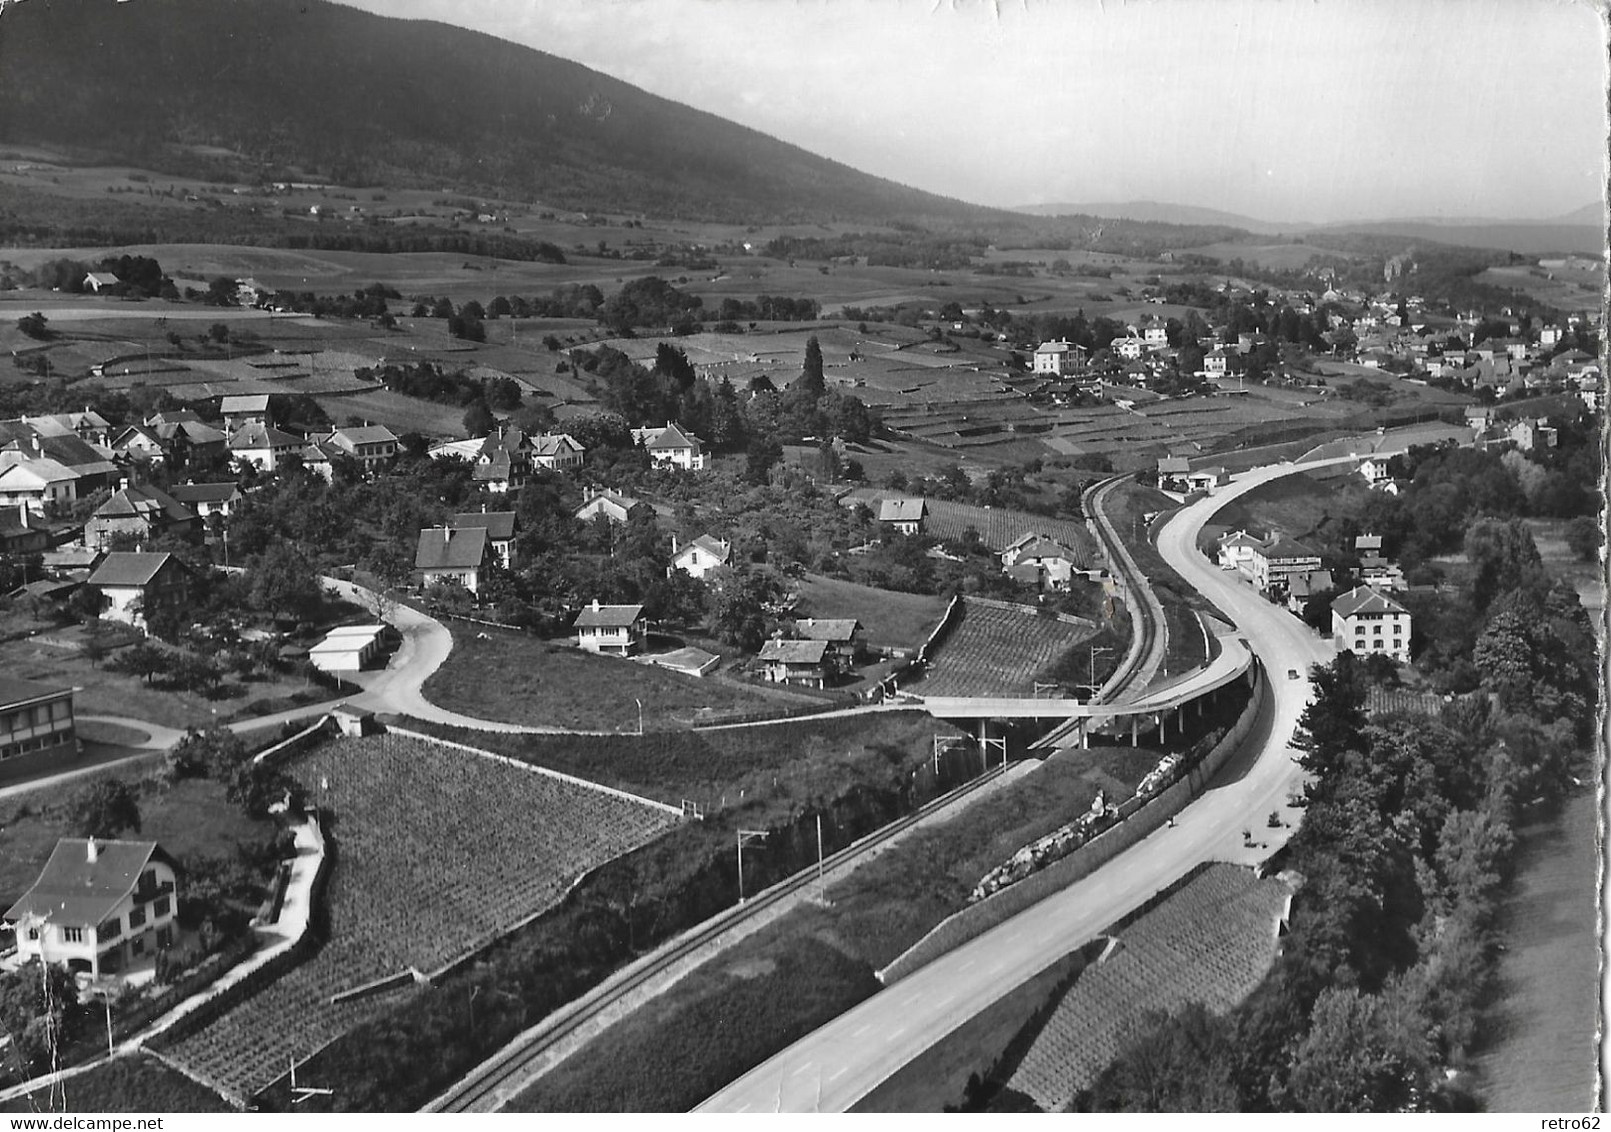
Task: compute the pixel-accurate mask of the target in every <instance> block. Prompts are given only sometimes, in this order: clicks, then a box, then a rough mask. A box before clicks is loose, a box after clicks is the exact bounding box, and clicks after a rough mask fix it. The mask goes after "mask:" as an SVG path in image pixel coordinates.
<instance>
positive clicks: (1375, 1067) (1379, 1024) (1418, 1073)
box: [1290, 982, 1432, 1112]
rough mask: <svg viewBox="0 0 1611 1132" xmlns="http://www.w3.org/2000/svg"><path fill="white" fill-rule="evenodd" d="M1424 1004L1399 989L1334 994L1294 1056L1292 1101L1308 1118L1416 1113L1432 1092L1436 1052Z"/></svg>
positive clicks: (1318, 1008)
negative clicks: (1309, 1114) (1321, 1114)
mask: <svg viewBox="0 0 1611 1132" xmlns="http://www.w3.org/2000/svg"><path fill="white" fill-rule="evenodd" d="M1426 1031H1427V1024H1426V1019H1425V1017H1424V1015H1423V1014H1422V1013H1421V1011H1420V1009H1419V1006H1418V1004H1416V1003H1415V1002H1414V1001H1412V1000H1411V998H1410V996H1408V995H1406V994H1404V993H1402V990H1401V988H1400V987H1399V986H1398V985H1397V983H1396V982H1395V983H1393V984H1390V985H1389V987H1387V988H1385V989H1384V991H1383V993H1382V994H1381V995H1379V996H1378V995H1369V994H1363V993H1361V992H1360V990H1359V989H1358V988H1357V987H1348V988H1340V987H1337V988H1331V989H1328V990H1326V991H1324V992H1322V993H1321V995H1320V997H1319V999H1317V1000H1316V1002H1315V1008H1314V1022H1313V1025H1312V1026H1311V1027H1310V1029H1309V1034H1308V1036H1307V1037H1305V1038H1304V1040H1303V1041H1302V1042H1301V1043H1300V1044H1299V1046H1298V1048H1297V1051H1296V1053H1295V1054H1294V1057H1293V1066H1292V1077H1291V1083H1290V1088H1291V1097H1292V1100H1293V1101H1294V1102H1296V1104H1297V1105H1298V1107H1299V1108H1300V1109H1301V1110H1302V1111H1304V1112H1413V1111H1419V1110H1421V1109H1422V1108H1423V1101H1424V1098H1425V1097H1426V1096H1427V1094H1428V1093H1429V1091H1430V1088H1431V1084H1432V1082H1431V1068H1430V1067H1431V1060H1432V1056H1431V1055H1432V1051H1431V1049H1430V1046H1429V1043H1428V1042H1427V1040H1426Z"/></svg>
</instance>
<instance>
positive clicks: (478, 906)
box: [166, 735, 678, 1096]
mask: <svg viewBox="0 0 1611 1132" xmlns="http://www.w3.org/2000/svg"><path fill="white" fill-rule="evenodd" d="M287 769H288V770H290V771H291V773H293V774H295V775H296V777H297V778H298V779H299V780H300V781H301V782H302V783H303V784H304V785H305V786H306V787H307V789H308V793H309V796H310V798H312V799H313V800H314V802H315V803H316V804H317V805H318V806H319V807H321V809H324V810H325V811H327V812H328V813H329V814H331V815H332V816H333V821H331V823H330V836H331V840H332V841H333V842H334V843H335V847H336V849H335V852H336V856H335V869H334V872H332V873H331V876H330V881H329V885H328V888H327V889H326V893H325V903H326V905H327V907H328V909H329V916H330V938H329V941H328V942H327V943H326V944H325V945H324V946H323V947H322V948H321V949H320V950H319V951H318V953H317V954H315V955H314V956H313V957H312V958H311V959H309V960H308V961H307V962H305V963H303V964H301V965H300V966H298V967H295V968H293V969H292V970H291V971H289V972H288V973H287V974H286V975H285V976H284V977H282V978H281V979H279V980H278V981H276V982H275V983H273V984H271V985H269V986H268V987H266V988H265V989H264V990H263V991H261V992H259V993H258V994H256V995H255V996H253V997H252V998H249V999H247V1000H246V1001H245V1002H243V1003H242V1004H241V1005H240V1006H238V1007H236V1008H235V1009H234V1010H232V1011H230V1012H228V1013H227V1014H225V1015H223V1016H222V1017H221V1018H219V1019H218V1020H217V1021H215V1022H214V1023H212V1024H211V1025H209V1026H207V1027H205V1028H203V1029H202V1030H200V1031H199V1032H197V1033H195V1034H193V1035H191V1036H189V1037H187V1038H184V1039H182V1040H181V1041H179V1042H177V1043H175V1045H174V1046H173V1047H172V1048H171V1049H169V1050H167V1051H166V1052H167V1054H168V1056H170V1057H172V1058H173V1060H175V1061H176V1062H178V1063H180V1064H181V1065H185V1066H187V1067H190V1068H192V1069H194V1070H195V1071H196V1072H198V1073H200V1074H202V1075H204V1076H206V1077H208V1078H211V1079H213V1080H217V1081H218V1082H220V1083H221V1084H223V1085H225V1086H226V1087H228V1088H231V1089H234V1090H236V1091H237V1092H240V1093H242V1094H244V1095H247V1096H251V1095H253V1094H255V1093H257V1092H259V1091H261V1090H262V1089H264V1088H265V1087H267V1086H268V1085H270V1084H272V1083H273V1082H274V1081H275V1080H277V1079H278V1078H279V1077H280V1076H281V1075H283V1074H284V1073H285V1069H286V1064H287V1059H288V1058H290V1057H296V1058H298V1059H301V1058H305V1057H307V1056H309V1055H310V1054H312V1053H313V1052H314V1051H316V1050H318V1049H320V1048H322V1047H323V1046H324V1045H326V1044H328V1043H329V1042H330V1041H332V1040H334V1039H335V1038H337V1037H339V1036H340V1035H341V1034H342V1033H344V1032H345V1031H347V1030H348V1029H351V1028H352V1027H353V1026H355V1025H358V1024H359V1023H361V1022H363V1021H365V1020H367V1019H368V1018H370V1017H373V1016H374V1015H375V1014H377V1013H378V1012H380V1011H382V1010H384V1009H385V1008H386V1007H387V1006H389V1005H390V1004H391V1003H392V1002H394V1001H395V1000H396V999H397V997H398V996H399V995H401V994H406V993H407V991H406V990H404V991H396V992H391V993H388V994H384V995H381V996H378V997H374V998H368V997H365V998H361V999H356V1000H351V1001H347V1002H344V1003H342V1004H338V1005H331V1003H330V998H331V997H332V996H333V995H336V994H338V993H340V992H343V991H348V990H351V989H353V988H355V987H360V986H363V985H365V984H367V983H370V982H373V981H374V980H377V979H381V978H384V977H386V976H389V975H395V974H397V973H398V972H401V971H408V970H413V971H417V972H420V973H422V974H430V973H432V972H434V971H436V970H438V969H440V968H442V967H444V966H446V965H448V964H450V963H451V962H453V961H454V960H455V959H458V958H460V957H462V956H463V955H465V954H467V953H469V952H470V951H472V950H474V949H476V948H477V947H479V946H481V945H482V944H484V943H486V942H488V941H489V940H491V939H492V938H494V937H496V936H497V935H499V934H501V933H503V932H504V931H507V930H509V929H510V928H512V927H513V926H515V925H518V924H519V923H521V922H523V921H525V920H528V919H530V918H531V917H533V916H535V915H537V914H539V913H541V912H542V911H545V910H546V909H548V908H551V907H553V906H554V905H556V904H557V903H558V902H559V901H560V899H561V898H562V897H563V896H564V894H565V892H566V891H567V890H568V889H569V888H570V886H571V885H572V884H573V883H574V882H575V881H576V880H577V878H578V877H580V876H581V875H582V874H583V873H585V872H587V871H589V870H590V869H593V868H596V867H597V866H599V865H601V864H603V863H604V862H605V861H608V860H610V859H611V858H613V857H615V856H618V855H619V854H621V853H624V852H626V851H628V850H630V849H633V848H635V847H637V846H638V845H641V844H643V843H644V842H646V841H648V840H650V839H652V838H653V837H655V836H656V835H658V834H659V833H661V832H662V831H664V830H665V829H667V828H669V827H670V826H672V825H675V824H676V823H677V821H678V818H677V817H676V816H675V815H673V814H670V813H668V812H666V811H665V810H661V809H657V808H654V807H651V806H647V805H641V804H638V803H635V802H632V801H630V800H628V799H625V798H621V797H613V796H611V795H609V794H606V793H604V792H602V791H598V790H592V789H588V788H586V787H583V786H579V785H576V784H573V783H570V782H566V781H564V780H563V779H556V778H553V777H551V776H548V775H543V774H537V773H533V772H532V771H530V770H526V769H522V768H520V767H518V766H516V765H513V764H511V763H509V762H507V761H504V760H500V759H493V758H485V757H479V756H476V755H473V754H470V753H468V752H465V751H463V750H456V749H453V748H450V747H446V746H443V745H440V744H436V743H432V742H430V741H428V740H424V739H418V738H412V737H408V736H395V735H378V736H371V737H368V738H363V739H347V740H339V741H336V742H332V743H328V744H326V745H324V746H322V747H319V748H317V749H316V750H314V751H312V752H311V753H310V754H308V755H307V756H305V757H303V758H300V759H298V760H296V761H294V762H292V763H291V764H289V765H288V768H287Z"/></svg>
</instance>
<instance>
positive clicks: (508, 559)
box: [449, 507, 515, 570]
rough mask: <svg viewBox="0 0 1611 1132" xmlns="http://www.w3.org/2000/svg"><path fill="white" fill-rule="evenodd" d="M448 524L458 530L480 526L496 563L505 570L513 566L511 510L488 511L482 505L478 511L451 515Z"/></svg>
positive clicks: (513, 550) (513, 529) (513, 525)
mask: <svg viewBox="0 0 1611 1132" xmlns="http://www.w3.org/2000/svg"><path fill="white" fill-rule="evenodd" d="M449 525H450V526H452V527H453V528H454V529H455V530H460V531H463V530H469V529H470V528H472V527H480V528H481V529H482V530H484V531H486V532H487V545H488V546H490V547H491V548H492V553H493V554H495V555H497V556H498V565H500V566H502V567H503V568H504V569H505V570H509V569H512V568H513V567H514V562H515V513H514V512H513V511H488V510H487V509H486V508H485V507H483V508H482V509H481V510H480V511H465V512H462V513H461V514H458V515H455V516H453V521H452V523H451V524H449Z"/></svg>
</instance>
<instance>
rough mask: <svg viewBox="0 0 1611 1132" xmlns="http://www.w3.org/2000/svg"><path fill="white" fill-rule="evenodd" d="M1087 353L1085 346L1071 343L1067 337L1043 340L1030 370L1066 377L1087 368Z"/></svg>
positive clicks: (1037, 348) (1036, 348) (1036, 349)
mask: <svg viewBox="0 0 1611 1132" xmlns="http://www.w3.org/2000/svg"><path fill="white" fill-rule="evenodd" d="M1085 354H1086V350H1085V347H1084V346H1079V345H1074V344H1071V343H1070V342H1069V341H1068V340H1067V339H1063V338H1059V339H1058V340H1056V341H1055V342H1042V343H1041V344H1040V345H1039V346H1036V347H1035V357H1034V361H1032V362H1031V363H1030V372H1031V373H1044V374H1051V375H1052V376H1054V377H1066V376H1068V375H1069V374H1073V373H1078V372H1080V371H1081V370H1082V369H1084V368H1085Z"/></svg>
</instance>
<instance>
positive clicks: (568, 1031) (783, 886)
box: [421, 764, 1005, 1112]
mask: <svg viewBox="0 0 1611 1132" xmlns="http://www.w3.org/2000/svg"><path fill="white" fill-rule="evenodd" d="M1004 769H1005V768H1004V767H1002V766H1001V765H999V764H998V765H995V766H992V767H990V768H989V769H987V770H986V771H985V772H984V773H983V774H981V775H980V776H979V777H978V778H975V779H971V780H970V781H968V782H966V783H964V784H963V785H961V786H959V787H957V788H956V789H955V790H952V791H950V792H949V793H947V794H942V795H941V796H940V797H938V798H935V799H934V800H933V801H931V802H928V803H927V804H925V805H923V806H922V807H920V808H918V809H917V810H914V811H913V812H912V813H910V814H907V815H906V816H905V817H902V818H897V819H896V820H895V821H893V822H890V823H889V824H888V825H885V826H883V827H881V828H879V829H877V830H875V831H873V832H872V833H870V834H868V835H867V836H865V837H863V838H861V839H860V840H857V841H854V842H852V843H851V844H849V845H847V846H845V847H844V848H843V849H840V850H838V851H837V852H835V853H833V854H831V855H829V856H827V857H825V858H823V861H822V871H823V872H824V873H826V872H827V871H829V870H832V869H835V868H838V867H839V866H841V865H844V864H847V863H849V862H852V861H854V860H855V859H856V858H857V857H858V856H860V855H861V854H863V853H866V852H868V851H869V850H872V849H876V848H877V847H878V846H880V845H882V844H884V843H885V842H887V841H889V840H890V839H891V838H893V837H895V836H897V835H898V834H900V833H903V832H904V831H906V830H908V829H910V828H911V827H912V826H914V825H916V824H917V823H918V822H920V821H922V820H923V819H924V818H926V817H929V816H930V815H932V814H934V813H935V812H936V811H938V810H940V809H943V808H944V807H946V806H948V805H950V804H952V803H953V802H956V801H959V800H961V799H962V798H965V797H967V796H968V795H969V794H971V793H973V792H974V791H976V790H979V789H981V788H983V787H984V786H985V785H986V784H988V783H990V782H992V781H994V780H995V779H996V778H999V777H1000V776H1001V774H1002V773H1003V771H1004ZM817 876H818V868H817V866H814V865H813V866H811V867H809V868H805V869H802V870H800V871H799V872H797V873H795V874H794V875H792V876H790V877H788V878H786V879H784V880H781V881H779V882H778V883H777V884H775V885H773V886H772V887H770V888H767V889H764V890H762V891H761V892H760V893H758V894H756V895H755V896H753V897H751V898H750V899H749V900H747V901H745V902H744V903H743V904H741V905H738V906H736V907H733V908H729V909H728V910H727V911H725V912H722V913H720V914H719V915H716V916H713V917H712V918H711V919H709V920H707V921H705V922H704V923H703V924H700V925H697V926H696V927H693V928H690V929H689V930H688V931H686V932H684V933H683V934H682V935H680V936H677V937H676V938H674V939H672V940H670V941H668V942H667V943H665V944H662V945H661V946H660V947H659V948H657V949H656V950H654V951H653V952H651V953H650V954H648V955H646V956H643V957H642V958H640V959H638V960H635V961H634V962H633V963H631V964H630V965H628V966H627V967H624V968H622V969H621V970H620V971H618V972H616V973H615V974H614V975H612V976H611V977H610V978H608V979H606V980H605V981H604V982H603V983H600V984H599V985H598V986H596V987H594V988H593V989H592V990H591V991H589V992H588V993H587V994H584V995H583V996H582V997H580V998H578V999H576V1000H575V1001H574V1002H571V1003H568V1004H566V1005H565V1006H562V1007H560V1008H559V1009H558V1010H556V1011H555V1012H554V1013H552V1014H550V1015H549V1016H548V1017H547V1018H545V1019H543V1021H542V1022H540V1023H538V1024H537V1025H536V1026H535V1027H533V1028H532V1029H530V1030H528V1031H526V1032H525V1033H524V1034H522V1035H520V1036H519V1037H517V1038H516V1039H515V1040H514V1041H513V1042H511V1043H510V1044H509V1045H507V1046H505V1047H504V1048H503V1049H502V1050H500V1051H499V1052H498V1053H496V1054H494V1055H493V1056H492V1057H490V1058H488V1059H487V1060H486V1061H484V1062H482V1063H481V1064H480V1065H479V1066H477V1067H476V1068H475V1069H474V1070H473V1071H471V1073H469V1074H468V1075H467V1076H466V1077H464V1078H463V1079H462V1080H461V1081H459V1082H458V1083H457V1084H456V1085H454V1086H453V1087H452V1088H450V1089H449V1090H448V1091H447V1092H445V1093H443V1094H441V1095H440V1096H438V1097H437V1098H435V1099H434V1100H432V1101H431V1102H430V1104H428V1105H426V1106H425V1107H424V1108H423V1109H421V1111H422V1112H496V1111H498V1110H499V1109H501V1108H502V1107H503V1105H504V1104H505V1103H506V1102H507V1101H508V1100H509V1099H510V1098H511V1097H512V1096H513V1095H514V1094H515V1093H516V1092H518V1091H519V1090H520V1089H522V1088H524V1087H525V1084H526V1083H527V1082H526V1079H527V1078H528V1077H529V1076H530V1075H531V1074H530V1070H531V1069H532V1068H533V1067H534V1066H535V1065H536V1063H537V1062H539V1061H541V1060H542V1059H543V1058H544V1057H545V1056H546V1055H547V1054H548V1053H549V1052H550V1051H551V1050H553V1049H554V1048H555V1047H556V1046H558V1045H560V1044H561V1043H562V1042H564V1041H566V1040H567V1039H568V1038H570V1037H572V1036H573V1035H575V1034H576V1033H577V1032H578V1031H580V1030H582V1029H583V1028H584V1027H586V1026H587V1025H588V1024H589V1023H591V1022H594V1021H595V1020H597V1019H598V1018H599V1017H600V1016H601V1015H603V1014H604V1013H605V1012H606V1011H608V1010H609V1009H610V1008H611V1007H613V1006H616V1005H618V1004H619V1003H621V1002H622V1000H623V999H625V998H626V997H627V996H629V995H631V994H632V993H634V992H635V991H638V990H640V989H641V988H643V987H644V986H645V985H647V984H649V983H651V982H652V981H653V980H654V979H656V978H657V977H659V976H660V975H662V974H664V973H665V972H666V971H667V970H668V969H670V968H671V967H672V966H674V965H675V964H677V963H679V962H682V961H684V960H686V959H689V958H691V957H692V956H694V955H695V954H697V953H698V952H699V951H700V949H701V948H704V947H706V946H707V945H709V944H711V943H713V942H715V941H716V940H718V939H720V938H721V936H722V935H723V934H725V933H726V932H728V931H730V930H732V929H733V928H734V927H736V926H737V925H739V924H742V923H743V922H744V921H745V920H748V919H750V918H751V917H754V916H758V915H761V914H762V913H764V912H766V911H767V910H768V909H771V908H773V907H774V906H776V905H777V904H779V903H781V902H783V901H785V900H788V899H789V898H790V897H793V896H797V895H798V894H799V893H801V892H802V891H804V890H807V889H809V888H810V886H811V885H813V884H815V883H816V882H817Z"/></svg>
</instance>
